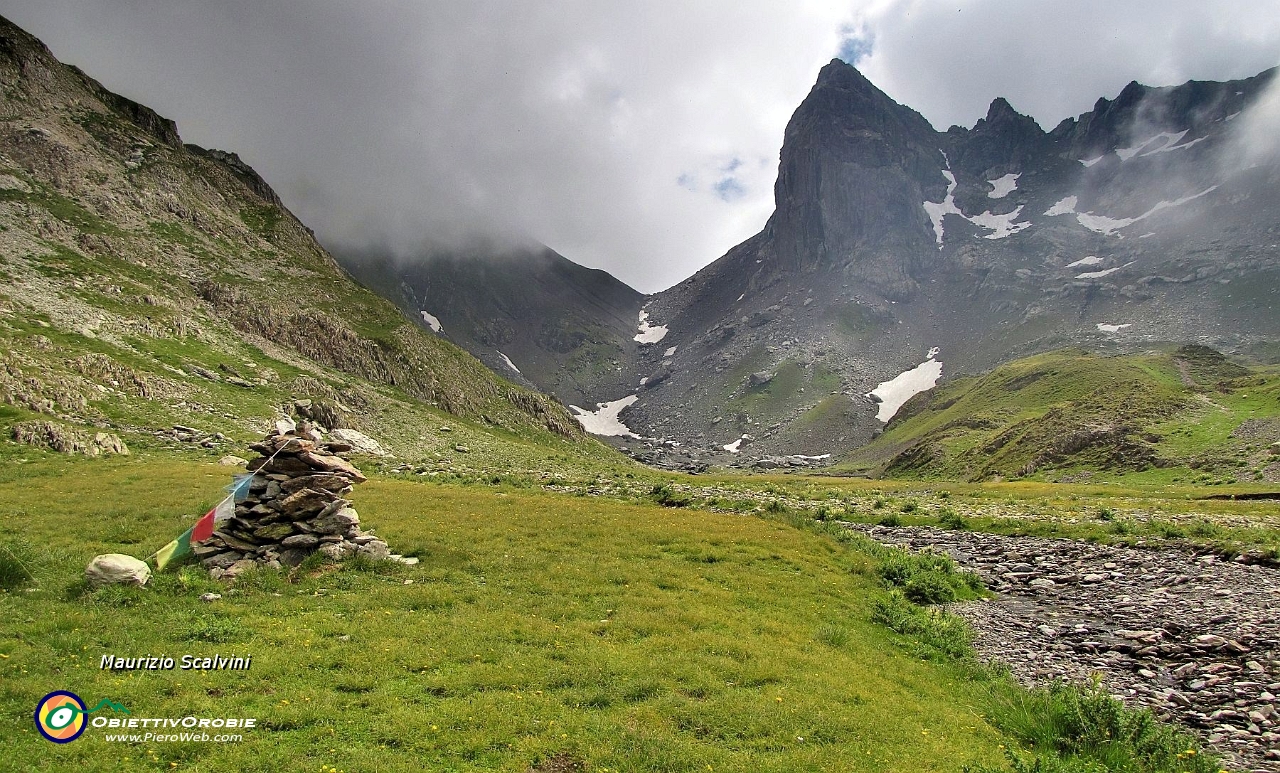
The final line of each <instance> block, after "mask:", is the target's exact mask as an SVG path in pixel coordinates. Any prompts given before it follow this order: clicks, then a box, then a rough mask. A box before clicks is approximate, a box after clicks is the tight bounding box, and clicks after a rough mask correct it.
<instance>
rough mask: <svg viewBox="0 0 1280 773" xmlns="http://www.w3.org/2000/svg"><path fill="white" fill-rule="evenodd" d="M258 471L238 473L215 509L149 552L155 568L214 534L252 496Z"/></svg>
mask: <svg viewBox="0 0 1280 773" xmlns="http://www.w3.org/2000/svg"><path fill="white" fill-rule="evenodd" d="M288 446H289V443H286V444H285V445H284V446H282V447H281V448H280V450H279V451H276V453H275V454H272V455H271V457H270V458H269V459H267V462H270V461H271V460H272V459H274V458H275V457H276V454H278V453H280V451H283V450H284V449H285V448H287V447H288ZM263 467H266V464H263V465H262V467H259V468H258V469H259V470H261V469H262V468H263ZM257 474H258V472H257V471H254V472H244V473H240V474H239V475H236V476H235V479H234V480H233V481H232V482H231V484H230V485H228V486H227V487H226V488H224V489H223V490H224V491H226V492H227V495H226V496H225V497H224V498H223V499H222V501H221V502H219V503H218V504H217V505H215V506H214V508H213V509H212V510H210V511H209V512H207V513H205V514H204V515H203V516H201V517H200V520H198V521H196V522H195V524H194V525H193V526H192V527H191V528H190V529H187V530H186V531H185V532H183V533H182V534H180V535H178V537H177V538H176V539H174V540H173V541H172V542H170V543H169V544H168V545H165V546H164V547H162V548H160V549H159V550H157V551H156V552H155V553H152V554H151V555H150V556H148V557H147V559H146V560H147V563H150V564H153V565H154V566H155V568H156V571H157V572H161V571H164V569H165V567H167V566H169V565H170V564H172V563H173V562H175V561H177V560H179V559H181V558H184V557H185V556H188V555H190V554H191V546H192V545H194V544H195V543H198V542H203V541H205V540H207V539H209V538H210V537H212V536H213V532H214V531H215V530H216V529H217V528H218V526H219V524H222V523H224V522H225V521H227V520H229V519H230V518H231V517H232V516H233V515H235V514H236V504H238V503H240V502H243V501H244V500H245V498H246V497H248V496H249V485H250V484H251V483H252V482H253V478H254V476H255V475H257Z"/></svg>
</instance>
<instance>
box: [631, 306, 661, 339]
mask: <svg viewBox="0 0 1280 773" xmlns="http://www.w3.org/2000/svg"><path fill="white" fill-rule="evenodd" d="M666 337H667V326H666V325H650V324H649V312H647V311H645V310H644V309H641V310H640V324H639V332H638V333H636V337H635V341H636V343H641V344H656V343H658V342H659V341H661V340H662V339H664V338H666Z"/></svg>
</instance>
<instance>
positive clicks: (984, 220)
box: [966, 206, 1031, 239]
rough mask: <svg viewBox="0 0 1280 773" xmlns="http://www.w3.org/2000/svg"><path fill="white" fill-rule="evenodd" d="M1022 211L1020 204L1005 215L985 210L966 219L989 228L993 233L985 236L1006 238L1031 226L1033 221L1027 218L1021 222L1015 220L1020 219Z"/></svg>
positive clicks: (988, 237) (987, 237)
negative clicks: (1028, 220) (1030, 221)
mask: <svg viewBox="0 0 1280 773" xmlns="http://www.w3.org/2000/svg"><path fill="white" fill-rule="evenodd" d="M1021 213H1022V207H1021V206H1019V207H1018V208H1017V209H1015V210H1014V211H1012V212H1008V213H1005V214H1003V215H995V214H992V213H990V212H983V213H982V214H981V215H974V216H973V217H970V218H966V219H967V220H968V221H969V222H970V223H973V224H974V225H976V226H979V227H981V228H986V229H987V230H989V231H991V233H989V234H987V235H986V236H985V237H983V238H986V239H1004V238H1006V237H1009V236H1012V235H1014V234H1016V233H1017V232H1019V231H1022V230H1024V229H1027V228H1030V227H1031V223H1029V222H1027V221H1025V220H1024V221H1023V222H1021V223H1015V222H1014V221H1015V220H1017V219H1018V215H1019V214H1021Z"/></svg>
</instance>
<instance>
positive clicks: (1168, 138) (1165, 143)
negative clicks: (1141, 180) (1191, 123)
mask: <svg viewBox="0 0 1280 773" xmlns="http://www.w3.org/2000/svg"><path fill="white" fill-rule="evenodd" d="M1186 135H1187V131H1186V129H1183V130H1182V131H1180V132H1160V133H1159V134H1157V135H1156V136H1154V137H1150V138H1148V139H1145V140H1143V141H1142V142H1139V143H1138V144H1137V145H1134V146H1133V147H1131V148H1116V155H1117V156H1119V157H1120V160H1121V161H1128V160H1129V159H1131V158H1133V157H1134V156H1136V155H1138V154H1139V153H1142V151H1143V150H1145V149H1147V148H1151V149H1150V150H1147V152H1146V153H1142V155H1144V156H1149V155H1151V154H1152V153H1154V152H1156V151H1157V150H1159V149H1160V148H1167V147H1169V146H1170V145H1177V144H1178V142H1179V141H1180V140H1181V139H1182V138H1183V137H1185V136H1186ZM1155 142H1160V144H1159V145H1157V146H1156V147H1154V148H1152V147H1151V145H1152V143H1155Z"/></svg>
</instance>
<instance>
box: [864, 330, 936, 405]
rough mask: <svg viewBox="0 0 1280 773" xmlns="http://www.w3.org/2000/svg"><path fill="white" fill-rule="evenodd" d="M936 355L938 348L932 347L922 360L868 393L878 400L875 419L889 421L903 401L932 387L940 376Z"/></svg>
mask: <svg viewBox="0 0 1280 773" xmlns="http://www.w3.org/2000/svg"><path fill="white" fill-rule="evenodd" d="M937 356H938V349H937V347H934V348H933V349H930V350H929V355H928V358H927V359H926V360H925V361H924V362H922V363H920V364H919V365H917V366H915V367H914V368H912V369H911V370H908V371H904V372H902V373H899V374H898V375H896V376H894V377H893V378H891V379H889V380H888V381H882V382H881V383H880V384H879V385H878V386H877V387H876V388H875V389H873V390H871V391H870V392H869V393H868V394H870V395H872V396H874V397H876V398H879V400H880V404H879V408H878V410H877V411H876V418H877V419H879V420H880V421H884V422H887V421H889V419H892V418H893V415H894V414H895V413H897V412H898V409H899V408H901V407H902V405H903V403H905V402H907V401H908V400H910V399H911V398H912V397H914V396H916V395H918V394H920V393H921V392H923V391H925V390H927V389H933V387H934V385H935V384H937V383H938V379H939V378H941V377H942V361H941V360H938V359H935V358H936V357H937Z"/></svg>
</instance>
